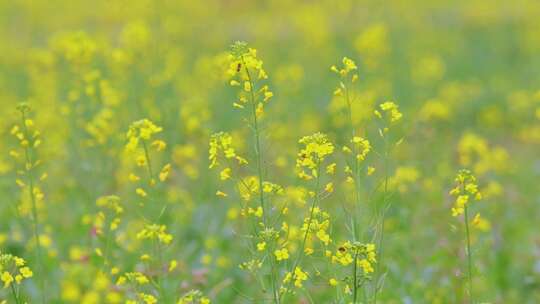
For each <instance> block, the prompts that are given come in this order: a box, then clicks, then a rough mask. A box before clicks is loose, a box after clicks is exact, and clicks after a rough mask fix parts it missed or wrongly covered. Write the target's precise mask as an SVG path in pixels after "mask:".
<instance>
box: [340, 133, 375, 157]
mask: <svg viewBox="0 0 540 304" xmlns="http://www.w3.org/2000/svg"><path fill="white" fill-rule="evenodd" d="M351 143H352V145H353V149H351V148H349V147H348V146H343V151H344V152H345V153H353V151H354V152H355V153H356V155H355V157H356V160H357V161H364V160H365V159H366V157H367V155H368V153H369V152H370V151H371V144H370V143H369V140H367V139H366V138H363V137H360V136H355V137H353V138H352V139H351Z"/></svg>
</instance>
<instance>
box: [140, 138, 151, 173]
mask: <svg viewBox="0 0 540 304" xmlns="http://www.w3.org/2000/svg"><path fill="white" fill-rule="evenodd" d="M142 146H143V149H144V157H145V158H146V168H147V169H148V176H149V177H150V182H152V179H153V178H154V173H153V171H152V162H151V161H150V153H149V152H148V147H147V145H146V141H145V140H144V139H143V140H142Z"/></svg>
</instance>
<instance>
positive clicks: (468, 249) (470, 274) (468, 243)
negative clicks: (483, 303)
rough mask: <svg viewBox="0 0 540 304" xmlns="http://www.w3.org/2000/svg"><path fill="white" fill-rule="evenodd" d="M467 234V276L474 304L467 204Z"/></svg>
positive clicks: (471, 299) (470, 300) (470, 301)
mask: <svg viewBox="0 0 540 304" xmlns="http://www.w3.org/2000/svg"><path fill="white" fill-rule="evenodd" d="M465 232H466V234H467V268H468V271H467V274H468V279H469V303H473V287H472V252H471V237H470V233H469V214H468V209H467V204H465Z"/></svg>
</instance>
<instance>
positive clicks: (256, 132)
mask: <svg viewBox="0 0 540 304" xmlns="http://www.w3.org/2000/svg"><path fill="white" fill-rule="evenodd" d="M241 59H242V65H243V66H244V70H245V71H246V75H247V78H248V81H249V84H250V97H251V114H252V119H253V133H254V136H255V158H256V162H257V175H258V178H259V203H260V206H261V209H262V211H263V224H264V226H265V227H266V224H267V222H268V215H267V212H266V208H265V203H264V192H263V171H262V153H261V139H260V130H259V120H258V118H257V102H256V98H255V93H254V90H255V84H254V82H253V79H252V78H251V74H250V72H249V68H248V67H247V65H246V62H245V60H244V57H243V56H242V57H241ZM269 260H270V276H271V279H270V280H271V281H272V282H271V284H272V297H273V299H274V303H276V304H279V303H280V297H279V294H278V290H277V286H276V275H275V268H276V267H275V264H274V259H273V258H272V256H271V253H270V258H269Z"/></svg>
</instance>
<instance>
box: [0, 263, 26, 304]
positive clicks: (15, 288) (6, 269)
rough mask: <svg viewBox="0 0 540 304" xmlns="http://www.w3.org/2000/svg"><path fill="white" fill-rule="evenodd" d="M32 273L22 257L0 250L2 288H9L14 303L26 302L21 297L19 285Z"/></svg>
mask: <svg viewBox="0 0 540 304" xmlns="http://www.w3.org/2000/svg"><path fill="white" fill-rule="evenodd" d="M33 275H34V273H33V272H32V270H31V269H30V267H28V266H26V261H25V260H24V259H23V258H20V257H18V256H14V255H12V254H7V253H2V252H0V281H2V283H3V284H4V288H10V290H11V295H12V296H13V301H15V303H16V304H19V303H26V301H23V299H22V295H21V293H20V288H19V285H20V284H21V283H22V282H23V281H24V280H26V279H29V278H31V277H32V276H33Z"/></svg>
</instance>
